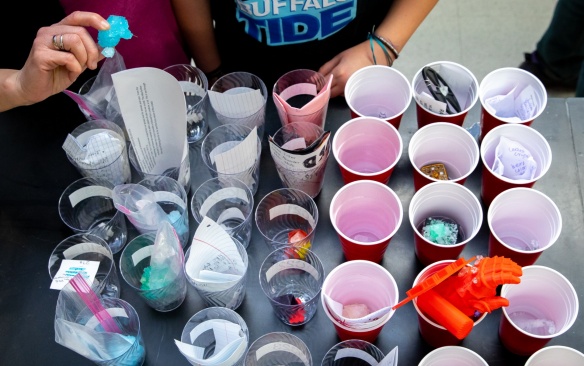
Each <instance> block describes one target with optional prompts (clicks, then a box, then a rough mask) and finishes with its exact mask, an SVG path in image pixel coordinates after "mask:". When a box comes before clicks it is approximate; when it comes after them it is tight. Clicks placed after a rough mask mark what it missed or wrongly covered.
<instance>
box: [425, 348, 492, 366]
mask: <svg viewBox="0 0 584 366" xmlns="http://www.w3.org/2000/svg"><path fill="white" fill-rule="evenodd" d="M418 366H489V364H488V363H487V361H485V360H484V359H483V358H482V357H481V356H480V355H479V354H478V353H476V352H474V351H471V350H470V349H468V348H465V347H461V346H444V347H440V348H437V349H435V350H433V351H432V352H430V353H428V354H427V355H426V356H424V358H423V359H422V361H420V363H419V364H418Z"/></svg>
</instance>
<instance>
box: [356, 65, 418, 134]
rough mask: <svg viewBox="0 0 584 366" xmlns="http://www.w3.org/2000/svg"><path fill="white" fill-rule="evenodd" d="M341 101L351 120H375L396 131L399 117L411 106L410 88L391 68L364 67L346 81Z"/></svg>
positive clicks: (380, 66)
mask: <svg viewBox="0 0 584 366" xmlns="http://www.w3.org/2000/svg"><path fill="white" fill-rule="evenodd" d="M345 100H346V101H347V105H348V106H349V108H350V109H351V118H357V117H377V118H381V119H383V120H385V121H387V122H389V123H391V124H392V125H393V126H394V127H395V128H396V129H399V124H400V122H401V119H402V116H403V114H404V112H405V111H406V109H408V107H409V105H410V103H411V102H412V88H411V86H410V82H409V81H408V79H406V77H405V76H404V75H403V74H402V73H401V72H399V71H398V70H396V69H394V68H392V67H389V66H384V65H371V66H365V67H363V68H361V69H359V70H357V71H355V72H354V73H353V74H352V75H351V76H350V77H349V79H348V80H347V83H346V84H345Z"/></svg>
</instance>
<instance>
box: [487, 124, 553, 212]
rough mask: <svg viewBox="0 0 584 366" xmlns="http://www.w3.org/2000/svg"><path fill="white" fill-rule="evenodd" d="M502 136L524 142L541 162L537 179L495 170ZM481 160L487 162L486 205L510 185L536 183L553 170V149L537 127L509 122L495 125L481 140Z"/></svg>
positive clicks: (528, 186) (536, 174)
mask: <svg viewBox="0 0 584 366" xmlns="http://www.w3.org/2000/svg"><path fill="white" fill-rule="evenodd" d="M502 136H504V137H506V138H508V139H509V140H513V141H516V142H518V143H520V144H521V145H523V146H524V147H525V148H526V149H527V150H529V152H530V153H531V155H532V156H533V159H534V160H535V162H536V163H537V169H536V172H535V176H534V177H533V179H529V180H527V179H522V180H515V179H509V178H507V177H504V176H501V175H499V174H496V173H495V172H494V171H493V169H492V166H493V164H494V162H495V152H496V149H497V145H498V144H499V141H500V138H501V137H502ZM481 160H482V163H483V170H482V184H481V198H482V200H483V202H484V203H485V205H486V206H489V205H490V204H491V202H492V201H493V199H495V197H496V196H497V195H498V194H499V193H501V192H503V191H505V190H507V189H510V188H515V187H527V188H531V187H533V185H534V184H535V182H536V181H537V180H538V179H540V178H541V177H543V176H544V175H545V173H547V171H548V170H549V168H550V166H551V164H552V149H551V148H550V145H549V144H548V142H547V140H546V139H545V137H543V135H542V134H541V133H539V132H538V131H537V130H535V129H534V128H531V127H527V126H524V125H519V124H506V125H501V126H498V127H495V128H494V129H492V130H491V131H490V132H489V133H488V134H487V135H485V137H484V138H483V141H482V142H481Z"/></svg>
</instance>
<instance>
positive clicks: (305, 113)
mask: <svg viewBox="0 0 584 366" xmlns="http://www.w3.org/2000/svg"><path fill="white" fill-rule="evenodd" d="M332 82H333V75H330V77H329V80H328V82H327V83H326V86H325V87H324V88H322V89H321V90H320V92H318V93H317V91H316V87H317V86H316V85H315V84H311V83H301V84H295V85H292V86H290V87H288V88H287V89H285V90H284V91H282V92H281V93H280V94H278V93H276V92H273V96H274V104H275V105H276V109H277V111H278V115H279V116H280V120H281V121H282V125H286V124H288V123H291V122H298V120H294V121H292V120H290V118H289V117H290V116H297V117H298V116H301V117H302V122H312V123H315V124H317V125H320V124H321V119H322V116H321V115H320V114H318V113H317V112H318V111H321V110H322V109H323V108H326V107H327V105H328V102H329V99H330V95H331V85H332ZM297 95H314V98H313V99H312V100H311V101H310V102H308V103H306V104H305V105H304V106H302V107H301V108H296V107H292V106H291V105H290V104H288V102H287V100H288V99H290V98H292V97H295V96H297ZM311 117H312V118H314V120H311V119H310V118H311ZM321 127H322V126H321Z"/></svg>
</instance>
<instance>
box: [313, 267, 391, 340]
mask: <svg viewBox="0 0 584 366" xmlns="http://www.w3.org/2000/svg"><path fill="white" fill-rule="evenodd" d="M325 295H327V296H329V297H330V298H331V299H333V300H334V301H337V302H340V303H341V304H344V305H346V304H357V303H360V304H365V305H367V307H368V308H369V309H370V310H371V311H377V310H380V309H383V308H385V307H388V306H394V305H395V304H397V301H398V299H399V292H398V288H397V283H396V282H395V279H394V278H393V276H392V275H391V273H389V271H388V270H387V269H385V268H383V267H382V266H380V265H379V264H377V263H373V262H371V261H364V260H355V261H349V262H345V263H342V264H340V265H338V266H336V267H335V268H334V269H333V270H332V271H331V272H330V273H329V274H328V275H327V276H326V278H325V279H324V282H323V284H322V291H321V295H320V303H321V305H322V307H323V309H324V312H325V314H326V315H327V317H328V318H329V319H330V321H331V322H332V323H333V325H334V327H335V330H336V332H337V335H338V336H339V338H340V339H341V340H342V341H346V340H349V339H361V340H363V341H367V342H370V343H373V342H375V340H376V339H377V337H378V336H379V333H380V332H381V330H382V329H383V326H384V325H385V324H387V322H388V321H389V319H390V318H391V317H392V316H393V314H394V313H395V310H390V311H389V313H387V314H385V315H384V317H385V319H383V321H381V322H376V324H375V326H374V327H372V328H366V329H354V328H350V327H348V326H346V325H343V324H341V323H340V322H339V321H338V320H337V319H335V317H334V316H333V315H332V314H331V310H330V309H329V308H328V306H327V303H326V300H325V298H324V296H325Z"/></svg>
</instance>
